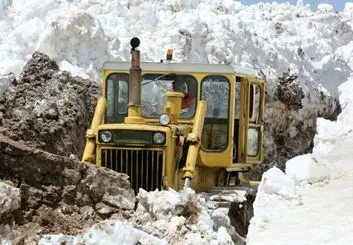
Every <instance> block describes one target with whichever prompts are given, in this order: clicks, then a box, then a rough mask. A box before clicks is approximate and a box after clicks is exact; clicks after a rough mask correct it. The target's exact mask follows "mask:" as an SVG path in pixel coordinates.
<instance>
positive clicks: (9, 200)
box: [0, 182, 21, 224]
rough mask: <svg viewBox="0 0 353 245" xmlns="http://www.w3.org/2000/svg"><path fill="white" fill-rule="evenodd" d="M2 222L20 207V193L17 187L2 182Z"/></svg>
mask: <svg viewBox="0 0 353 245" xmlns="http://www.w3.org/2000/svg"><path fill="white" fill-rule="evenodd" d="M0 200H1V202H0V224H1V223H3V222H5V221H6V219H7V218H9V217H6V216H7V215H8V214H9V213H12V212H14V211H16V210H17V209H19V208H20V203H21V199H20V194H19V190H18V189H17V188H14V187H12V186H10V185H7V184H5V183H2V182H0Z"/></svg>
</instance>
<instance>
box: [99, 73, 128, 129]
mask: <svg viewBox="0 0 353 245" xmlns="http://www.w3.org/2000/svg"><path fill="white" fill-rule="evenodd" d="M128 81H129V75H128V74H122V73H115V74H110V75H109V76H108V78H107V83H106V85H107V86H106V95H107V110H106V115H105V122H106V123H120V122H123V121H124V117H125V116H126V115H127V105H128V101H129V93H128V92H129V83H128Z"/></svg>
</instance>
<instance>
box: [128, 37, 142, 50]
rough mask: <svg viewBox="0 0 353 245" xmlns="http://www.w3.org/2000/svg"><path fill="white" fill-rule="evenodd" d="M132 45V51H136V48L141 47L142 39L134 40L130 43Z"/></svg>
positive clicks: (135, 38)
mask: <svg viewBox="0 0 353 245" xmlns="http://www.w3.org/2000/svg"><path fill="white" fill-rule="evenodd" d="M130 45H131V47H132V48H131V50H135V48H137V47H138V46H139V45H140V39H138V38H137V37H134V38H132V39H131V41H130Z"/></svg>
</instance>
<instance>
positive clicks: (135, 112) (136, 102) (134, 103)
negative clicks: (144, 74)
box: [124, 37, 144, 124]
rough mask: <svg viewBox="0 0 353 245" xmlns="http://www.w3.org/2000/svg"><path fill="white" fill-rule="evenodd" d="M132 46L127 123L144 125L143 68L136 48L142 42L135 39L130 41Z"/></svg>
mask: <svg viewBox="0 0 353 245" xmlns="http://www.w3.org/2000/svg"><path fill="white" fill-rule="evenodd" d="M130 45H131V68H130V75H129V105H128V116H127V117H125V120H124V122H125V123H135V124H138V123H144V119H143V118H142V117H141V107H142V106H141V71H142V70H141V67H140V51H139V50H136V48H137V47H138V46H139V45H140V40H139V39H138V38H137V37H134V38H132V39H131V41H130Z"/></svg>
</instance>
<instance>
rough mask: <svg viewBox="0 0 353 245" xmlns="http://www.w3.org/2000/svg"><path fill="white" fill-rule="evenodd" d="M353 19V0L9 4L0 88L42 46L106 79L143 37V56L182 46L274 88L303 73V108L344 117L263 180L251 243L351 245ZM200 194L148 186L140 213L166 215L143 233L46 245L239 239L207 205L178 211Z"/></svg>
mask: <svg viewBox="0 0 353 245" xmlns="http://www.w3.org/2000/svg"><path fill="white" fill-rule="evenodd" d="M352 25H353V3H347V4H346V7H345V9H344V11H343V12H340V13H335V12H334V10H333V8H332V6H330V5H327V4H321V5H319V6H318V8H317V11H315V12H313V11H312V10H311V9H310V7H309V6H308V5H303V3H302V1H298V4H297V5H296V6H294V5H290V4H288V3H285V4H278V3H275V2H274V3H259V4H255V5H250V6H244V5H242V4H241V3H240V2H238V1H232V0H204V1H201V0H194V1H179V0H167V1H152V0H140V1H139V0H137V1H130V0H122V1H114V0H101V1H95V0H90V1H88V0H76V1H73V2H72V3H71V2H67V1H63V0H55V1H49V0H44V1H43V0H40V1H39V0H14V1H7V0H0V90H1V91H5V90H6V89H7V85H8V83H9V80H10V79H11V78H12V75H11V74H10V73H14V75H15V76H18V75H19V73H20V72H21V70H22V68H23V65H24V64H25V63H26V61H28V59H29V58H30V57H31V55H32V53H33V52H34V51H40V52H44V53H46V54H48V55H49V56H50V57H51V58H52V59H54V60H55V61H56V62H58V64H59V65H60V68H61V69H64V70H68V71H70V72H71V73H73V74H74V75H79V76H83V77H90V78H93V79H95V80H96V81H97V82H98V81H99V69H100V68H101V66H102V63H103V62H104V61H105V60H128V59H129V55H130V53H129V44H128V43H129V41H130V38H131V37H133V36H138V37H139V38H140V39H141V47H140V49H141V50H142V51H143V52H142V60H145V61H159V60H160V59H161V58H164V55H165V53H164V52H165V50H166V49H167V48H174V59H175V60H176V61H188V62H205V63H227V64H234V65H235V64H240V65H242V66H243V67H246V68H254V69H256V70H258V71H261V73H262V74H264V75H265V76H266V78H267V81H268V83H269V85H268V93H269V94H270V95H271V94H273V93H274V89H275V87H276V84H275V81H276V79H277V77H278V76H280V75H281V74H282V73H283V72H287V71H288V70H289V72H290V73H296V74H299V82H300V86H301V87H302V88H303V90H304V93H305V95H306V96H305V99H303V104H304V108H303V111H304V112H305V111H308V110H310V109H312V108H313V107H315V106H317V105H316V104H315V101H318V100H319V99H320V97H321V95H322V94H328V95H331V96H339V100H340V104H341V107H342V113H341V114H340V115H339V117H338V119H337V121H335V122H331V121H327V120H325V119H318V120H317V135H316V136H315V139H314V149H313V152H312V153H311V154H307V155H304V156H298V157H296V158H294V159H291V160H289V161H288V162H287V164H286V171H285V173H283V172H282V171H281V170H279V169H278V168H272V169H270V170H269V171H268V172H266V173H265V174H264V175H263V178H262V182H261V184H260V186H259V190H258V195H257V198H256V201H255V203H254V212H255V213H254V218H253V219H252V221H251V225H250V228H249V233H248V236H247V243H248V244H251V245H254V244H351V241H353V226H352V223H353V208H352V206H351V203H352V201H353V191H352V186H353V176H352V175H353V165H352V164H351V160H350V159H351V156H352V154H353V150H352V149H353V131H352V127H353V126H352V125H353V122H352V120H353V99H352V98H353V94H352V93H353V92H351V91H353V78H349V76H350V74H351V72H352V69H353V41H352V40H353V32H352ZM338 88H339V89H338ZM304 112H303V113H304ZM189 194H190V193H189ZM189 194H188V193H186V194H185V193H184V194H183V193H181V194H178V193H175V192H173V191H170V192H167V191H165V192H156V193H149V194H143V193H142V194H141V196H140V197H139V198H140V203H139V205H140V206H139V208H140V211H141V219H144V218H145V219H146V220H145V221H146V222H147V221H150V217H145V216H144V215H145V214H148V215H151V214H153V215H156V219H154V221H151V222H150V223H149V224H148V225H146V226H145V227H140V229H138V228H136V227H134V226H133V225H132V224H129V223H126V222H123V221H111V220H108V221H105V222H103V223H101V224H97V225H96V226H94V227H92V228H91V229H89V230H87V231H83V232H82V234H79V235H78V236H63V235H59V236H57V235H54V236H53V235H52V236H45V237H43V239H42V240H41V242H40V243H41V244H61V243H62V242H63V241H66V242H67V243H68V244H75V243H78V242H82V241H84V242H85V243H86V244H97V242H98V241H100V242H102V244H109V242H111V244H117V243H119V244H136V243H137V242H139V243H140V244H151V243H153V244H165V243H166V241H165V240H163V239H158V238H157V237H155V236H153V234H151V233H153V232H152V231H154V232H164V234H165V235H166V236H168V235H169V236H172V235H173V233H176V232H180V233H183V232H185V234H186V235H185V240H184V241H176V243H175V244H178V243H177V242H179V244H232V241H231V238H230V235H229V234H228V233H227V230H226V228H224V227H222V226H221V227H219V228H218V229H217V230H215V229H214V223H213V222H214V221H213V220H212V218H211V217H210V215H209V214H208V213H207V212H206V209H205V207H199V208H200V212H201V215H200V216H198V220H196V221H195V224H194V225H191V226H186V224H185V222H186V221H185V220H183V219H182V217H179V218H178V217H177V216H175V215H174V216H173V212H176V206H177V205H178V204H180V203H183V204H185V199H183V195H187V196H188V198H190V195H189ZM143 200H145V201H143ZM5 202H8V200H7V199H6V198H5ZM143 203H145V204H148V205H146V206H143V205H142V204H143ZM138 210H139V209H138ZM146 210H148V211H149V212H146ZM174 214H175V213H174ZM151 220H152V219H151ZM144 230H146V231H144ZM122 231H124V233H123V234H124V235H125V236H121V234H122ZM190 231H192V232H190ZM119 234H120V235H119ZM5 242H6V241H5ZM5 242H4V243H5Z"/></svg>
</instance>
